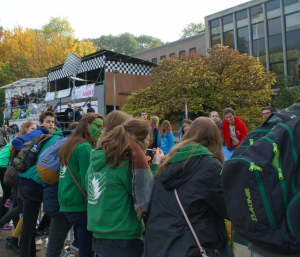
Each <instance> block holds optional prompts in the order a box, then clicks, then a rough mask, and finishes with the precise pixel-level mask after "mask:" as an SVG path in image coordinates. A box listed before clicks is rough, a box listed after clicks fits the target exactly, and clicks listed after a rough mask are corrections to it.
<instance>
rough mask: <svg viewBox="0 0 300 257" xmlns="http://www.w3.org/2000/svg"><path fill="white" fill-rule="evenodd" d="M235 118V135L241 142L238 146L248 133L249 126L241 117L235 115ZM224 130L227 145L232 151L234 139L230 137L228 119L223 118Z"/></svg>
mask: <svg viewBox="0 0 300 257" xmlns="http://www.w3.org/2000/svg"><path fill="white" fill-rule="evenodd" d="M234 119H235V135H236V138H237V139H238V140H239V143H238V144H237V145H236V147H237V146H238V145H239V144H240V143H241V142H242V140H243V139H244V137H245V136H246V135H247V128H246V126H245V124H244V122H242V120H241V119H240V118H238V117H235V116H234ZM222 132H223V136H224V140H225V142H226V145H227V146H228V147H229V149H230V151H232V141H231V137H230V130H229V123H228V121H227V120H223V124H222Z"/></svg>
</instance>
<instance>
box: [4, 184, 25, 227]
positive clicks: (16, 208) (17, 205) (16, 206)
mask: <svg viewBox="0 0 300 257" xmlns="http://www.w3.org/2000/svg"><path fill="white" fill-rule="evenodd" d="M12 193H13V208H12V209H11V210H10V211H9V212H8V213H6V214H5V215H4V216H3V217H2V218H1V219H0V228H2V227H3V226H4V225H5V223H6V222H9V221H10V220H11V219H12V220H13V221H14V226H15V228H16V226H17V224H18V221H19V216H20V214H21V213H22V212H23V200H21V199H20V198H19V197H18V196H17V190H16V189H15V188H13V189H12Z"/></svg>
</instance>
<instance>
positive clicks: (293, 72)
mask: <svg viewBox="0 0 300 257" xmlns="http://www.w3.org/2000/svg"><path fill="white" fill-rule="evenodd" d="M297 64H298V60H294V61H289V62H288V75H289V76H291V77H292V78H293V84H294V85H300V83H299V79H298V77H297Z"/></svg>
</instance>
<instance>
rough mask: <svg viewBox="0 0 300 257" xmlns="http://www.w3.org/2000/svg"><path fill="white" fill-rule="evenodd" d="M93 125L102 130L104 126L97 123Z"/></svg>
mask: <svg viewBox="0 0 300 257" xmlns="http://www.w3.org/2000/svg"><path fill="white" fill-rule="evenodd" d="M92 123H93V124H95V125H96V126H97V127H98V129H102V125H101V124H98V123H96V122H92Z"/></svg>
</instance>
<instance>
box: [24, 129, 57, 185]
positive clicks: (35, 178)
mask: <svg viewBox="0 0 300 257" xmlns="http://www.w3.org/2000/svg"><path fill="white" fill-rule="evenodd" d="M52 135H54V136H55V137H52V138H50V139H49V140H47V141H46V143H45V144H44V145H43V147H42V149H41V151H40V152H39V153H38V159H39V157H40V155H41V154H42V152H44V151H45V150H46V149H47V148H48V147H49V146H50V145H52V144H53V143H54V142H55V141H56V140H57V138H58V136H62V135H63V133H62V131H61V130H60V129H56V130H54V131H53V132H52ZM36 166H37V165H34V166H32V167H31V168H29V169H28V170H27V171H26V172H24V173H21V172H20V173H19V177H20V178H27V179H31V180H33V181H34V182H36V183H37V184H40V185H42V186H45V182H44V180H42V179H41V178H40V177H39V175H38V174H37V172H36Z"/></svg>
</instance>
